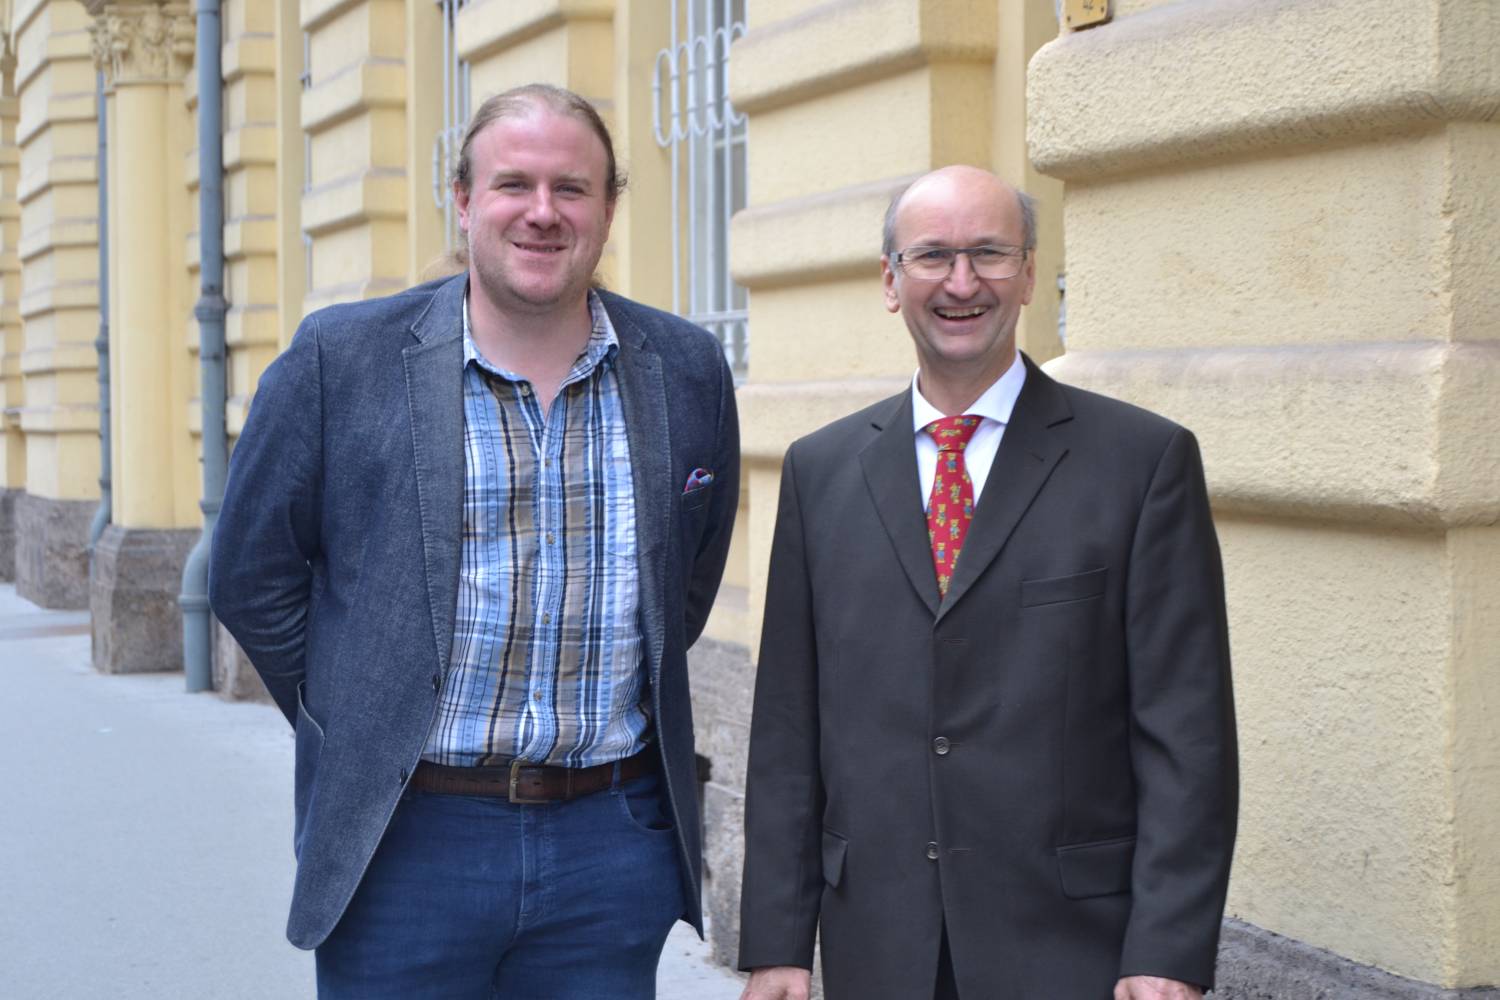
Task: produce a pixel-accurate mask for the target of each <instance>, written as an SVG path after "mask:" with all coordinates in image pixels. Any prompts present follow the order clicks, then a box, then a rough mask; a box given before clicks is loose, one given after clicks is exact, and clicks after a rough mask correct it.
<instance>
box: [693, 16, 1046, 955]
mask: <svg viewBox="0 0 1500 1000" xmlns="http://www.w3.org/2000/svg"><path fill="white" fill-rule="evenodd" d="M748 16H749V32H748V33H747V34H746V35H745V37H744V38H743V39H742V40H741V41H740V42H738V43H737V44H736V45H735V46H734V49H733V51H732V53H731V56H730V67H729V68H730V96H731V98H732V99H733V101H734V105H735V107H736V109H737V110H739V111H741V112H743V113H746V114H748V115H749V116H750V124H749V136H750V157H749V164H750V166H749V171H750V178H749V188H750V204H749V206H748V207H747V208H746V209H745V210H744V211H743V212H741V213H740V214H739V215H737V216H736V217H735V220H734V224H733V238H732V240H731V248H730V254H731V261H732V264H733V270H734V275H735V278H736V280H738V281H739V282H740V284H742V285H744V286H746V287H747V288H749V289H750V330H751V339H752V348H751V351H750V378H749V381H748V383H747V384H746V385H745V387H744V388H743V389H742V390H741V392H740V397H739V398H740V426H741V433H742V438H743V443H744V461H745V473H746V478H747V481H748V484H749V494H750V496H749V518H748V524H747V525H746V527H747V528H748V553H749V554H748V564H749V566H750V568H751V569H750V580H749V602H748V604H749V611H748V615H747V621H746V626H745V645H746V647H747V648H748V649H749V650H752V651H753V650H755V649H756V648H757V647H758V646H759V641H760V618H761V609H762V607H763V605H764V589H765V582H766V577H765V572H766V565H767V562H768V558H769V551H770V544H771V531H772V526H773V524H774V521H775V516H776V503H777V494H778V489H779V483H780V475H781V459H782V456H783V454H784V453H785V451H786V448H787V446H788V445H789V444H790V443H791V442H792V441H793V440H794V439H796V438H797V437H799V436H801V435H802V434H805V433H807V432H809V431H812V430H814V429H815V428H817V427H820V426H822V425H823V424H826V423H828V422H829V421H831V420H834V419H836V418H838V417H841V416H844V415H845V414H848V413H851V412H853V411H854V410H857V409H859V408H860V407H862V406H865V405H867V404H869V403H872V402H874V401H876V400H878V399H881V398H883V397H885V396H889V395H892V394H894V393H895V392H898V391H900V390H901V389H902V388H903V387H904V386H906V385H908V384H909V383H910V380H911V376H912V372H913V371H914V370H915V369H916V356H915V353H914V351H913V348H912V344H911V338H910V336H909V335H908V333H907V331H906V327H905V324H904V323H903V322H902V320H901V319H900V317H898V316H892V315H891V314H890V313H888V312H886V310H885V307H884V304H883V299H882V296H881V286H880V239H881V232H880V231H881V222H882V220H883V217H884V213H885V209H886V205H887V204H888V202H889V200H890V198H891V196H892V195H893V194H894V193H896V192H897V191H899V190H900V189H901V188H903V187H904V186H905V185H906V184H908V183H910V181H911V180H913V179H914V178H915V177H917V176H918V175H920V174H922V173H925V172H926V171H928V170H931V169H934V168H937V167H940V166H945V165H948V164H953V163H971V164H976V165H979V166H985V167H990V168H992V169H995V170H996V171H997V172H1000V173H1002V174H1005V175H1007V176H1009V177H1010V178H1011V179H1012V180H1014V181H1015V182H1016V183H1018V184H1022V185H1023V186H1028V187H1032V188H1033V189H1034V190H1033V193H1035V194H1038V195H1040V196H1041V231H1042V235H1043V238H1042V245H1041V246H1040V248H1039V258H1038V280H1037V289H1036V297H1037V301H1036V303H1035V304H1034V305H1033V306H1032V307H1031V309H1030V310H1028V313H1027V318H1026V319H1025V320H1024V321H1023V325H1022V327H1021V328H1020V329H1019V330H1018V339H1019V342H1020V345H1021V347H1022V348H1023V349H1024V350H1027V351H1029V352H1031V353H1032V354H1034V355H1037V356H1039V357H1041V358H1049V357H1052V356H1053V355H1054V354H1056V353H1057V350H1058V347H1057V335H1056V329H1055V316H1056V310H1057V305H1056V299H1057V289H1056V284H1057V283H1056V275H1057V273H1058V271H1059V269H1060V266H1061V262H1060V243H1061V240H1060V235H1059V234H1060V229H1059V225H1058V221H1057V220H1058V216H1059V213H1060V210H1061V206H1060V198H1059V197H1058V195H1059V189H1060V185H1058V184H1056V182H1053V181H1048V180H1047V179H1046V178H1038V177H1037V176H1036V175H1035V174H1034V173H1032V172H1030V171H1029V169H1028V168H1027V166H1026V163H1025V156H1024V149H1023V147H1022V138H1023V132H1022V129H1021V127H1020V124H1019V123H1023V122H1024V121H1025V95H1024V91H1023V88H1022V79H1023V73H1024V66H1025V63H1026V60H1027V59H1028V58H1029V56H1030V54H1031V53H1032V51H1034V50H1035V49H1036V48H1037V47H1038V46H1039V45H1041V44H1042V43H1044V42H1046V41H1048V40H1049V39H1051V38H1052V37H1053V36H1054V35H1055V34H1056V30H1057V19H1056V14H1055V11H1054V8H1053V4H1052V2H1051V0H1014V2H1012V0H1005V2H1003V3H999V2H996V0H866V2H860V3H852V2H848V0H825V2H818V3H808V2H802V0H750V2H749V4H748ZM1038 182H1039V183H1038ZM1036 188H1040V190H1035V189H1036ZM741 676H742V677H743V678H744V680H743V692H744V693H743V694H742V695H741V697H743V698H745V699H746V701H747V702H748V692H749V690H750V685H751V682H752V671H750V670H744V671H743V672H742V674H741ZM747 723H748V713H747V712H744V713H742V714H741V716H740V719H739V722H738V725H737V726H736V727H735V731H734V732H733V734H732V735H731V734H730V733H728V732H726V733H725V735H724V737H723V739H722V745H723V746H724V747H725V748H726V751H727V753H726V759H724V760H722V761H721V760H718V759H716V760H715V766H714V774H715V779H716V783H717V782H718V781H719V780H721V777H720V776H721V775H722V781H723V786H722V789H721V790H722V793H723V795H722V804H721V808H722V811H723V812H724V813H725V814H726V816H731V817H732V818H730V819H729V821H727V822H723V823H716V824H715V825H714V827H713V829H712V830H711V833H710V836H711V842H710V850H711V852H714V853H716V854H720V855H722V857H723V859H722V861H721V862H720V863H721V864H722V865H723V866H725V867H730V868H733V869H734V870H738V869H737V867H736V862H737V860H738V858H739V856H740V854H741V851H742V848H741V843H740V825H739V823H738V822H737V821H736V820H737V818H738V813H739V811H740V800H741V798H742V796H743V785H742V781H743V774H744V771H745V751H746V748H747V745H748V728H747ZM726 728H727V724H726ZM712 838H722V839H721V840H719V841H718V842H715V841H714V840H713V839H712ZM721 888H722V890H723V897H722V898H716V899H713V900H712V910H713V913H714V916H715V917H716V921H715V925H714V936H715V939H716V940H715V948H716V950H717V951H718V953H719V955H720V956H721V957H723V958H732V957H733V955H734V951H735V948H736V947H737V944H736V940H735V939H736V938H737V935H738V931H737V925H738V921H737V916H738V905H739V904H738V892H739V890H738V882H737V880H734V882H733V884H725V885H723V886H722V887H721Z"/></svg>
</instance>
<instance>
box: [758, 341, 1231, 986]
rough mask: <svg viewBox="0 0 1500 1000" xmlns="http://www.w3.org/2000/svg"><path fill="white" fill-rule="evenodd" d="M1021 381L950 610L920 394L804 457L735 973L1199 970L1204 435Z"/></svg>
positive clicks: (1203, 972)
mask: <svg viewBox="0 0 1500 1000" xmlns="http://www.w3.org/2000/svg"><path fill="white" fill-rule="evenodd" d="M1026 366H1027V374H1026V384H1025V387H1024V389H1023V390H1022V392H1021V395H1020V398H1019V400H1018V401H1017V403H1016V407H1015V411H1014V413H1013V414H1012V417H1011V421H1010V423H1009V425H1008V426H1007V427H1006V430H1005V436H1004V438H1003V440H1002V443H1001V446H1000V450H999V453H998V454H997V455H996V457H995V462H994V466H993V467H992V470H991V472H990V475H989V479H988V481H987V483H986V485H985V489H984V493H983V494H982V495H981V496H980V498H979V503H978V505H977V507H976V509H975V515H974V521H973V524H972V526H971V528H970V531H969V535H968V538H967V541H966V542H965V545H964V548H963V551H962V554H961V555H960V557H959V562H958V565H957V568H956V571H955V574H954V579H953V584H952V586H951V588H950V590H949V593H948V595H947V597H946V599H944V600H942V601H941V602H940V601H939V598H938V592H937V584H936V580H935V577H934V573H933V568H932V561H931V556H930V554H929V550H928V542H927V532H926V520H925V517H924V514H923V511H922V499H923V498H922V497H921V495H920V486H919V484H918V479H917V471H916V458H915V452H914V445H913V431H912V410H911V398H910V393H909V392H903V393H902V394H901V395H899V396H897V397H894V398H892V399H888V400H886V401H884V402H881V403H877V404H876V405H874V406H872V407H869V408H868V409H866V410H863V411H861V412H859V413H856V414H854V415H852V416H850V417H846V418H844V419H843V420H840V421H837V422H836V423H833V424H831V425H829V426H828V427H825V428H823V429H822V430H820V431H818V432H816V433H814V434H812V435H810V436H808V437H806V438H803V439H802V440H800V441H798V442H796V443H795V444H794V445H793V446H792V447H791V449H790V450H789V451H788V453H787V456H786V462H785V466H784V469H783V474H782V481H781V501H780V509H779V511H778V514H777V521H776V532H775V539H774V542H773V544H772V549H771V571H770V581H769V587H768V592H767V597H766V615H765V629H764V633H763V637H762V642H761V649H760V660H759V673H758V677H757V680H756V692H755V714H754V722H753V727H752V735H751V744H750V769H749V775H748V793H747V802H746V860H745V878H744V894H743V898H742V914H741V940H740V949H741V950H740V964H741V966H742V967H743V968H753V967H757V966H765V965H801V966H804V967H806V966H810V965H811V962H812V951H813V938H814V933H815V931H817V930H818V929H819V928H820V927H821V934H822V945H821V947H822V954H823V971H824V984H825V987H826V989H827V995H828V997H829V1000H882V998H889V1000H925V998H927V997H930V996H931V995H932V987H933V982H934V979H935V975H936V965H937V959H938V945H939V938H940V933H941V929H942V927H943V925H944V923H946V925H947V931H948V935H949V940H950V947H951V949H952V955H953V961H954V966H955V970H956V975H957V981H958V985H959V990H960V992H961V994H962V995H963V996H964V997H965V1000H968V998H973V1000H1105V998H1107V997H1108V996H1109V995H1110V991H1111V989H1112V987H1113V985H1114V982H1115V980H1116V979H1117V978H1118V977H1119V976H1122V975H1131V974H1137V973H1140V974H1151V975H1158V976H1167V977H1171V978H1174V979H1181V980H1185V981H1188V982H1195V983H1199V984H1203V985H1209V984H1211V983H1212V981H1213V977H1214V958H1215V952H1216V949H1217V943H1218V934H1219V925H1220V920H1221V917H1222V913H1223V906H1224V897H1225V891H1226V886H1227V882H1228V878H1229V864H1230V855H1231V851H1232V848H1233V843H1234V833H1235V816H1236V809H1237V801H1238V773H1237V764H1236V743H1235V725H1234V708H1233V702H1232V696H1231V692H1230V679H1229V645H1228V632H1227V625H1226V622H1225V611H1224V589H1223V575H1222V570H1221V567H1220V561H1219V547H1218V542H1217V539H1216V537H1215V535H1214V528H1213V522H1212V520H1211V517H1210V513H1209V504H1208V494H1207V491H1206V489H1205V487H1204V481H1203V470H1202V463H1201V460H1200V458H1199V454H1198V448H1197V444H1196V442H1195V440H1194V438H1193V436H1192V434H1190V433H1189V432H1188V431H1187V430H1185V429H1183V428H1182V427H1179V426H1177V425H1175V424H1173V423H1171V422H1169V421H1167V420H1164V419H1162V418H1161V417H1158V416H1155V415H1153V414H1151V413H1148V412H1146V411H1144V410H1141V409H1138V408H1136V407H1133V406H1129V405H1127V404H1125V403H1121V402H1118V401H1116V400H1112V399H1108V398H1105V397H1103V396H1098V395H1095V394H1093V393H1088V392H1084V391H1082V390H1078V389H1074V388H1071V387H1069V386H1064V385H1061V384H1059V383H1057V382H1055V381H1053V380H1052V379H1051V378H1049V377H1048V376H1047V375H1045V374H1043V373H1042V372H1041V371H1040V370H1039V369H1038V368H1036V367H1035V366H1034V365H1033V364H1032V363H1031V362H1030V360H1029V359H1027V360H1026Z"/></svg>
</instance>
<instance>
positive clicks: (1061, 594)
mask: <svg viewBox="0 0 1500 1000" xmlns="http://www.w3.org/2000/svg"><path fill="white" fill-rule="evenodd" d="M1108 575H1109V574H1108V570H1106V569H1104V568H1103V567H1100V568H1099V569H1091V570H1089V571H1088V572H1086V573H1074V574H1072V575H1070V576H1052V577H1047V578H1045V579H1042V580H1022V581H1021V607H1023V608H1036V607H1041V606H1043V605H1046V604H1066V603H1068V602H1069V601H1086V600H1088V599H1089V598H1091V597H1098V596H1099V595H1100V594H1102V593H1104V582H1105V580H1106V579H1107V577H1108Z"/></svg>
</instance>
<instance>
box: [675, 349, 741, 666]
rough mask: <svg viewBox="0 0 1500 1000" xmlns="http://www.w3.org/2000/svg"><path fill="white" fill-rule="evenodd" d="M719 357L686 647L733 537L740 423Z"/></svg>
mask: <svg viewBox="0 0 1500 1000" xmlns="http://www.w3.org/2000/svg"><path fill="white" fill-rule="evenodd" d="M715 350H716V351H717V352H718V355H719V381H720V386H719V413H718V420H717V428H718V429H717V432H716V434H715V436H714V442H715V444H714V465H713V469H714V479H715V482H714V485H713V493H712V496H711V499H710V500H709V508H708V524H707V526H706V527H705V528H704V531H703V537H702V540H701V541H700V542H699V545H698V551H697V552H696V553H695V554H694V557H693V568H692V579H691V581H690V583H689V585H688V594H687V605H686V608H685V621H684V627H685V633H686V638H687V645H688V646H692V644H693V643H695V642H697V641H698V636H700V635H702V634H703V626H704V625H705V624H707V622H708V615H709V612H710V611H712V610H713V605H714V596H715V595H716V594H718V592H719V581H720V579H721V578H722V577H723V575H724V562H725V560H726V559H728V557H729V542H730V540H731V538H732V537H733V535H734V517H735V514H736V513H738V511H739V507H740V424H739V411H738V410H737V409H736V406H735V399H734V375H733V373H732V372H730V370H729V363H728V362H727V361H725V360H724V355H723V352H722V351H719V350H718V348H717V346H716V347H715Z"/></svg>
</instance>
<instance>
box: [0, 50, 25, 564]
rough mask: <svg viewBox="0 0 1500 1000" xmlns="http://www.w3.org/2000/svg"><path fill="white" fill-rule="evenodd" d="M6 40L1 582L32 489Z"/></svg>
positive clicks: (11, 64) (1, 157) (1, 69)
mask: <svg viewBox="0 0 1500 1000" xmlns="http://www.w3.org/2000/svg"><path fill="white" fill-rule="evenodd" d="M0 27H3V29H4V32H5V37H4V39H3V40H0V46H3V49H0V580H14V579H15V578H16V531H15V527H16V524H15V517H16V497H17V496H19V495H20V493H21V491H22V490H24V489H25V488H26V437H25V435H24V434H22V433H21V406H22V403H23V399H22V395H21V312H20V303H19V299H20V296H21V260H20V257H19V256H18V254H17V245H18V243H19V242H20V238H21V206H20V205H19V204H17V202H16V180H17V178H18V175H19V173H20V169H19V168H20V162H21V158H20V155H19V153H18V152H17V150H16V117H17V115H18V114H19V110H20V109H19V107H18V106H17V103H16V55H15V51H14V46H13V45H12V40H11V35H10V24H9V23H5V24H4V25H0Z"/></svg>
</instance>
